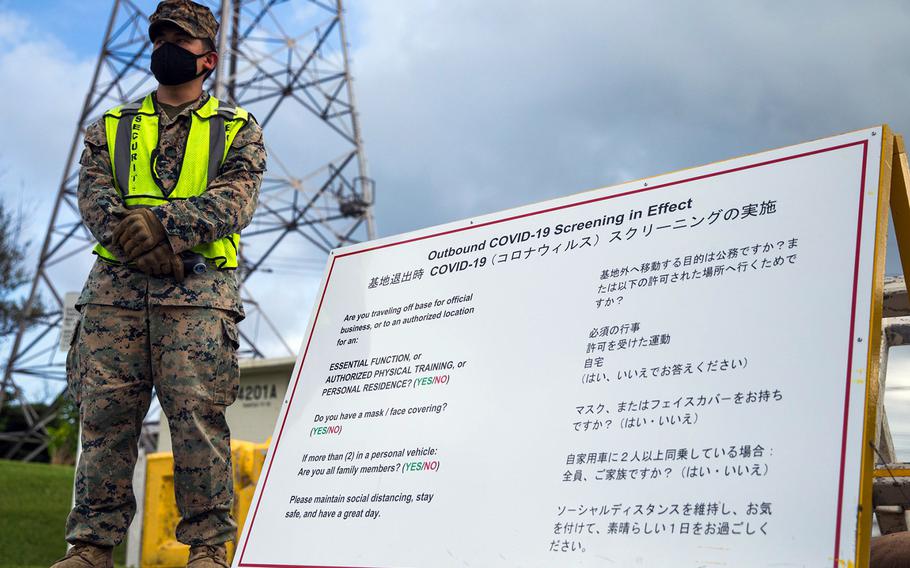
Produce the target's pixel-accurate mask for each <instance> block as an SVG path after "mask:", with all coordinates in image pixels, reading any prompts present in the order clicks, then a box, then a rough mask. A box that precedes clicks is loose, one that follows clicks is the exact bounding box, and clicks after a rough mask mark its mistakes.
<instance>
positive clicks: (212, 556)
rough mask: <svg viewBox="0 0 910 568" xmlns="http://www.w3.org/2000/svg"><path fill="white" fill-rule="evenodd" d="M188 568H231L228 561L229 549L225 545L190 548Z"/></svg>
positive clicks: (205, 545)
mask: <svg viewBox="0 0 910 568" xmlns="http://www.w3.org/2000/svg"><path fill="white" fill-rule="evenodd" d="M186 568H231V567H230V564H228V561H227V549H226V548H225V547H224V545H223V544H203V545H201V546H193V547H190V559H189V561H187V563H186Z"/></svg>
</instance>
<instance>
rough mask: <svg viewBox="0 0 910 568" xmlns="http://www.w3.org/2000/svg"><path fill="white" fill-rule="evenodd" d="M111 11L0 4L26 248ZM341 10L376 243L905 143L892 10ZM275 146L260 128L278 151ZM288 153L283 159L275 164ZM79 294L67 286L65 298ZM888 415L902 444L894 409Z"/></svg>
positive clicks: (563, 6)
mask: <svg viewBox="0 0 910 568" xmlns="http://www.w3.org/2000/svg"><path fill="white" fill-rule="evenodd" d="M138 3H139V4H140V5H142V6H151V5H153V3H152V2H148V1H145V0H140V1H139V2H138ZM302 3H303V2H302V0H301V4H302ZM111 4H112V3H111V2H110V1H108V0H104V1H102V0H82V1H80V2H72V1H68V0H40V1H35V0H0V77H2V82H3V84H4V85H5V86H6V88H4V89H0V108H3V109H6V110H4V111H2V112H3V115H4V121H3V123H4V125H5V127H6V132H7V136H4V137H0V188H2V194H3V199H4V201H7V200H9V202H11V203H14V204H16V205H17V206H18V207H20V208H21V209H22V210H23V211H24V212H25V214H26V215H27V218H28V219H29V221H30V222H29V234H28V236H30V237H31V239H32V241H33V242H35V241H37V242H38V243H39V244H40V240H41V238H42V237H43V234H44V231H45V229H46V227H47V220H48V218H49V215H50V206H51V205H52V202H53V199H54V195H55V192H56V188H57V187H58V185H59V183H60V176H61V175H62V172H63V166H64V161H65V157H66V152H67V150H68V149H69V146H70V144H71V141H72V136H73V130H74V128H75V122H76V119H77V115H78V112H79V109H80V108H81V106H82V102H83V98H84V96H85V92H86V90H87V88H88V86H89V81H90V78H91V73H92V70H93V68H94V64H95V60H96V58H97V56H98V50H99V47H100V44H101V40H102V34H103V32H104V29H105V25H106V23H107V18H108V15H109V13H110V8H111ZM346 7H347V21H348V25H349V28H350V32H351V33H350V41H351V44H352V45H351V55H352V71H353V74H354V77H355V89H356V93H357V100H358V104H359V112H360V116H361V123H362V127H363V133H364V136H363V137H364V144H365V150H366V155H367V158H368V161H369V168H370V175H371V176H372V177H373V178H374V179H375V181H376V187H377V193H376V206H375V217H376V224H377V228H378V233H379V236H387V235H393V234H397V233H402V232H406V231H410V230H415V229H419V228H423V227H427V226H431V225H436V224H440V223H445V222H449V221H454V220H458V219H462V218H465V217H470V216H474V215H479V214H485V213H490V212H494V211H498V210H503V209H507V208H511V207H516V206H519V205H523V204H527V203H531V202H535V201H540V200H545V199H549V198H554V197H558V196H562V195H567V194H571V193H577V192H579V191H582V190H585V189H590V188H596V187H603V186H607V185H611V184H615V183H619V182H622V181H627V180H631V179H637V178H642V177H648V176H653V175H658V174H661V173H664V172H668V171H673V170H677V169H680V168H686V167H692V166H697V165H701V164H706V163H710V162H715V161H719V160H724V159H728V158H731V157H735V156H740V155H745V154H749V153H754V152H758V151H762V150H766V149H769V148H775V147H780V146H786V145H790V144H796V143H800V142H803V141H807V140H812V139H816V138H821V137H825V136H830V135H833V134H836V133H841V132H845V131H850V130H856V129H860V128H864V127H868V126H871V125H875V124H881V123H882V122H887V123H888V124H890V125H891V126H892V127H893V128H894V129H895V130H896V131H897V132H910V105H908V104H907V100H908V94H910V66H908V64H907V57H906V49H905V41H904V39H903V38H904V37H905V31H906V30H907V29H908V25H910V4H908V3H906V2H901V1H868V2H862V3H858V2H849V1H842V0H825V1H821V0H806V1H802V2H798V3H782V2H773V1H770V0H769V1H743V2H725V1H702V2H683V1H673V0H665V1H651V2H626V1H622V2H621V1H605V0H567V1H565V2H553V1H552V0H522V1H520V2H519V1H517V0H497V1H491V0H459V1H457V2H452V1H431V0H424V1H420V0H407V1H405V0H370V1H365V0H360V1H357V0H349V1H348V2H347V3H346ZM292 134H293V133H292V132H291V131H289V130H285V131H282V130H281V124H278V125H276V126H275V127H274V128H273V129H272V130H268V129H267V130H266V136H267V139H268V138H269V137H271V138H272V139H274V140H276V141H278V140H291V141H292V140H293V138H292ZM289 146H291V147H290V148H282V149H281V152H282V155H283V158H284V159H285V161H290V162H293V161H294V160H295V159H296V157H295V156H294V154H293V151H294V148H293V145H292V144H289ZM276 150H278V148H276ZM300 159H301V160H303V159H305V156H300ZM820 213H823V210H822V211H821V212H820ZM894 250H895V246H894V240H893V238H892V239H891V240H890V242H889V255H888V263H887V267H886V271H887V272H888V273H889V274H894V273H899V272H900V267H899V264H898V262H897V260H896V255H895V254H894ZM298 254H302V253H300V251H299V249H295V248H290V249H288V250H286V251H283V252H282V255H283V257H284V258H294V257H295V256H296V255H298ZM307 254H310V253H307ZM308 258H309V260H308V262H307V263H305V266H304V268H303V269H300V270H298V271H296V272H294V273H292V274H285V275H283V276H282V275H280V274H276V277H275V278H274V279H273V280H272V281H271V282H270V283H269V284H268V285H267V286H264V287H263V288H262V291H261V294H262V296H261V297H266V298H270V299H271V298H276V297H280V296H285V297H287V296H289V294H287V291H288V290H289V289H290V290H293V291H294V294H292V296H293V297H294V299H293V306H294V308H293V309H277V310H274V312H273V314H274V317H273V319H274V321H275V322H276V325H278V326H279V327H280V328H281V329H282V331H283V333H284V334H285V336H286V337H287V338H288V342H289V343H290V344H291V345H292V347H293V348H294V349H296V347H297V346H298V345H299V343H300V341H301V339H302V336H303V332H304V330H305V327H306V323H307V319H308V316H309V311H308V308H307V309H305V310H302V309H301V308H299V306H311V305H312V303H313V298H314V297H315V294H316V291H317V288H318V285H319V279H320V276H321V271H322V268H321V260H320V259H318V258H316V257H314V256H312V255H311V254H310V256H309V257H308ZM87 266H88V265H87V264H86V268H85V270H87ZM83 279H84V272H83V273H79V271H74V273H73V275H72V282H71V283H68V284H69V287H70V288H72V289H75V290H78V289H79V287H80V285H81V281H82V280H83ZM304 312H305V313H304ZM245 325H252V324H251V322H245ZM273 347H274V346H273ZM275 354H278V355H280V354H282V353H280V349H275ZM895 355H897V354H895ZM902 356H903V355H901V356H898V357H895V359H900V358H901V357H902ZM901 360H902V359H901ZM895 369H905V370H904V371H902V372H901V374H903V373H907V374H908V375H910V366H907V367H901V366H900V365H899V364H894V365H892V369H891V370H892V375H894V378H893V380H892V379H889V380H892V382H893V383H894V384H895V385H898V381H902V380H903V379H902V378H900V377H899V376H898V372H897V371H896V370H895ZM907 384H910V382H908V383H907ZM904 396H907V397H910V393H908V394H907V395H903V394H902V391H897V390H895V391H891V392H889V397H891V398H890V399H889V400H895V401H904V402H910V401H907V400H905V399H904V398H903V397H904ZM895 397H897V398H895ZM894 407H895V408H894V410H893V411H891V412H892V420H893V421H894V422H895V423H896V424H904V425H906V426H905V427H904V426H901V427H902V428H904V430H901V428H895V433H896V434H898V435H906V436H908V437H907V441H908V444H907V445H908V448H910V412H907V411H904V410H902V408H903V406H902V405H900V404H897V402H895V404H894ZM902 432H906V434H904V433H902ZM908 457H910V452H908Z"/></svg>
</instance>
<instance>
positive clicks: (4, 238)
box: [0, 201, 29, 342]
mask: <svg viewBox="0 0 910 568" xmlns="http://www.w3.org/2000/svg"><path fill="white" fill-rule="evenodd" d="M21 229H22V216H21V214H14V213H13V212H12V211H9V209H8V208H7V207H6V206H5V205H4V203H3V201H0V342H3V341H4V340H5V339H7V338H8V337H9V336H10V335H13V334H15V333H16V331H17V330H18V329H19V322H20V321H21V320H22V318H23V316H24V315H25V314H23V311H22V308H23V303H24V301H23V300H22V298H17V297H16V294H17V292H18V290H19V288H20V287H21V286H22V285H24V284H26V283H27V282H28V281H29V279H28V272H27V271H26V270H25V267H24V262H25V251H26V248H27V247H28V243H23V242H22V240H21V233H22V231H21Z"/></svg>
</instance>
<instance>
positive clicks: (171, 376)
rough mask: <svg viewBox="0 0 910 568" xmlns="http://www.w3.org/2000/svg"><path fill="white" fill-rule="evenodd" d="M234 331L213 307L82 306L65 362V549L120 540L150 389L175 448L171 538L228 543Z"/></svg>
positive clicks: (131, 504) (132, 508)
mask: <svg viewBox="0 0 910 568" xmlns="http://www.w3.org/2000/svg"><path fill="white" fill-rule="evenodd" d="M236 325H237V324H236V322H235V321H234V317H233V315H232V314H231V312H228V311H225V310H219V309H214V308H200V307H186V306H149V307H148V308H147V309H145V310H128V309H123V308H118V307H115V306H103V305H96V304H87V305H85V306H84V307H83V309H82V318H81V320H80V322H79V324H78V326H77V328H76V330H75V332H74V334H73V340H72V343H71V344H70V350H69V353H68V355H67V361H66V367H67V380H68V384H69V390H70V393H71V395H72V396H73V397H74V398H75V400H76V404H77V405H78V406H79V416H80V420H81V426H82V453H81V455H80V457H79V464H78V465H77V467H76V488H75V494H76V499H75V506H74V507H73V510H72V511H71V512H70V514H69V517H68V518H67V521H66V540H67V541H69V542H71V543H73V542H77V541H83V542H89V543H94V544H98V545H105V546H113V545H117V544H119V543H120V542H121V541H122V540H123V537H124V536H125V535H126V532H127V529H128V528H129V525H130V521H131V520H132V518H133V516H134V515H135V512H136V499H135V496H134V494H133V487H132V481H133V469H134V467H135V465H136V459H137V447H138V441H139V434H140V429H141V426H142V420H143V418H144V417H145V415H146V413H147V412H148V409H149V404H150V402H151V395H152V387H153V386H154V387H155V390H156V392H157V395H158V400H159V401H160V402H161V408H162V410H163V411H164V413H165V414H166V415H167V418H168V422H169V424H170V429H171V439H172V441H173V452H174V488H175V493H176V498H177V508H178V510H179V512H180V516H181V520H180V522H179V523H178V525H177V539H178V540H179V541H180V542H183V543H185V544H189V545H197V544H218V543H222V542H225V541H228V540H232V539H234V537H235V534H236V530H237V525H236V523H235V522H234V520H233V519H232V518H231V514H230V513H231V506H232V504H233V499H234V487H233V479H232V476H231V447H230V444H231V434H230V430H229V429H228V425H227V422H226V421H225V416H224V411H225V407H226V406H227V405H229V404H230V403H232V402H233V401H234V398H235V397H236V394H237V389H238V388H239V370H238V367H237V351H236V349H237V346H238V341H237V327H236Z"/></svg>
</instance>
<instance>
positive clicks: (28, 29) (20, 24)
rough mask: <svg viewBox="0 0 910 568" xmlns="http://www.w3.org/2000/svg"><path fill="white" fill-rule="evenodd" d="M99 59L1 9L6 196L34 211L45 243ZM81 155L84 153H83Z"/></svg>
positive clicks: (34, 227) (1, 146)
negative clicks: (87, 56)
mask: <svg viewBox="0 0 910 568" xmlns="http://www.w3.org/2000/svg"><path fill="white" fill-rule="evenodd" d="M93 66H94V61H93V60H87V59H80V58H78V57H75V56H74V55H73V54H72V52H70V51H69V50H68V49H67V47H66V46H65V45H63V44H62V43H60V42H59V41H58V40H57V39H55V38H54V37H53V36H50V35H45V34H41V33H38V32H37V31H36V30H35V29H34V27H33V26H32V25H31V23H30V21H29V20H28V19H27V18H25V17H23V16H21V15H18V14H16V13H15V12H9V11H6V12H0V77H3V83H4V86H5V88H3V89H0V108H2V109H4V110H3V124H4V132H5V135H4V136H2V137H0V170H2V171H3V176H2V177H0V186H2V188H3V195H4V200H6V199H7V198H10V199H12V200H14V201H18V202H19V203H20V204H21V205H22V207H23V210H24V211H25V212H26V213H27V214H28V215H29V221H30V222H29V223H27V228H28V230H29V235H28V236H29V237H31V239H32V241H33V242H36V243H37V246H40V242H41V240H42V239H43V236H44V233H45V230H46V228H47V224H48V222H49V218H50V212H51V207H52V205H53V203H54V200H55V198H56V195H57V190H58V188H59V184H60V180H61V178H62V176H63V171H64V167H65V162H66V157H67V153H68V151H69V149H70V145H71V143H72V140H73V134H74V132H75V130H76V126H77V120H78V117H79V113H80V111H81V109H82V105H83V102H84V99H85V94H86V91H87V90H88V87H89V81H90V78H91V74H92V70H93ZM77 157H78V156H77Z"/></svg>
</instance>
